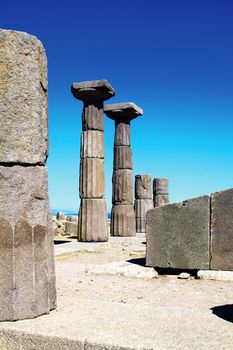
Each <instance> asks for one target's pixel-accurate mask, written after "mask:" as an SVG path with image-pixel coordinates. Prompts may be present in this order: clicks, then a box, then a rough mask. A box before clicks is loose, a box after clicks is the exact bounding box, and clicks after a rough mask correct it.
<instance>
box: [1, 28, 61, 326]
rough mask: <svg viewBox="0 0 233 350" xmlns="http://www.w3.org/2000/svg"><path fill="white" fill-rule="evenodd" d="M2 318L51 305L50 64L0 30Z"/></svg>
mask: <svg viewBox="0 0 233 350" xmlns="http://www.w3.org/2000/svg"><path fill="white" fill-rule="evenodd" d="M0 47H1V50H0V115H1V117H0V129H1V147H0V242H1V244H0V321H3V320H18V319H25V318H33V317H37V316H39V315H42V314H45V313H48V312H49V311H50V310H52V309H54V308H55V307H56V289H55V273H54V261H53V237H52V230H51V214H50V207H49V199H48V173H47V169H46V167H45V163H46V160H47V157H48V126H47V124H48V119H47V60H46V55H45V50H44V48H43V45H42V44H41V42H40V41H39V40H37V39H36V38H35V37H34V36H31V35H28V34H26V33H22V32H16V31H11V30H0Z"/></svg>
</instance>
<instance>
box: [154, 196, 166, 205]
mask: <svg viewBox="0 0 233 350" xmlns="http://www.w3.org/2000/svg"><path fill="white" fill-rule="evenodd" d="M165 204H169V195H168V194H155V195H154V206H155V207H160V206H161V205H165Z"/></svg>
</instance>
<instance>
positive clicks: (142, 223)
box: [136, 217, 146, 232]
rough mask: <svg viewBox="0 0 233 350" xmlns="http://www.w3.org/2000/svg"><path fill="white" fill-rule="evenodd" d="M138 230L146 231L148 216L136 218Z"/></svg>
mask: <svg viewBox="0 0 233 350" xmlns="http://www.w3.org/2000/svg"><path fill="white" fill-rule="evenodd" d="M136 232H146V218H143V217H141V218H136Z"/></svg>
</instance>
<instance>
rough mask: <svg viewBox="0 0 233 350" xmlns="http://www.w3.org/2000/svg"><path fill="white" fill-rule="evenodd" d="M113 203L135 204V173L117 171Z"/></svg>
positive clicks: (115, 173) (114, 174)
mask: <svg viewBox="0 0 233 350" xmlns="http://www.w3.org/2000/svg"><path fill="white" fill-rule="evenodd" d="M112 203H114V204H117V203H118V204H131V205H132V204H133V171H132V170H115V171H114V172H113V177H112Z"/></svg>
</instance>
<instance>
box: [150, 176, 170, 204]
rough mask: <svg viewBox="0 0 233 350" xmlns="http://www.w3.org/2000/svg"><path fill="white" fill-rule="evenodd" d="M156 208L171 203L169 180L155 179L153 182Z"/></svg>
mask: <svg viewBox="0 0 233 350" xmlns="http://www.w3.org/2000/svg"><path fill="white" fill-rule="evenodd" d="M153 199H154V206H155V207H160V206H161V205H165V204H168V203H169V193H168V179H166V178H164V179H154V181H153Z"/></svg>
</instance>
